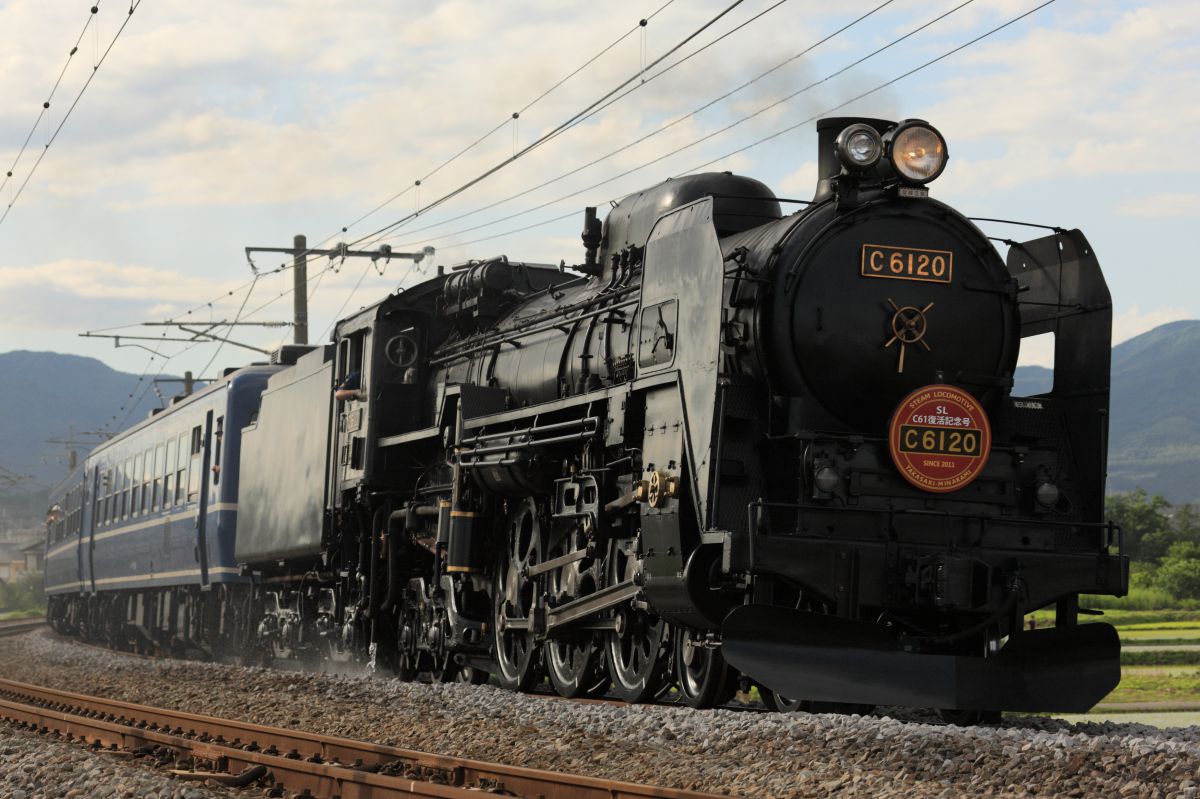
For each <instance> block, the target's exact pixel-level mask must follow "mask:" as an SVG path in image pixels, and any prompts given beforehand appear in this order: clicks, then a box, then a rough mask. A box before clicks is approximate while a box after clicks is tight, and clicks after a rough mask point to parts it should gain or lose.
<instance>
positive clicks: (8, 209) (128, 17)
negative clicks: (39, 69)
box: [0, 0, 142, 226]
mask: <svg viewBox="0 0 1200 799" xmlns="http://www.w3.org/2000/svg"><path fill="white" fill-rule="evenodd" d="M141 4H142V0H133V2H131V4H130V6H129V13H128V14H126V15H125V19H123V20H122V21H121V26H120V27H119V28H117V32H116V33H115V34H113V37H112V40H111V41H110V42H109V43H108V47H106V48H105V49H104V52H103V54H101V56H100V57H99V58H98V59H97V60H96V65H95V66H94V67H93V68H92V71H91V73H90V74H88V76H87V80H85V81H84V82H83V86H82V87H80V89H79V93H78V94H76V95H75V99H74V100H73V101H72V102H71V105H70V107H69V108H67V112H66V114H64V115H63V118H62V120H61V121H60V122H59V123H58V126H57V127H56V128H55V129H54V133H52V134H51V135H50V138H49V139H48V140H47V141H46V146H45V147H43V148H42V151H41V152H40V153H38V157H37V160H36V161H34V162H33V166H32V167H30V168H29V173H28V174H26V175H25V180H23V181H21V185H20V187H19V188H18V189H17V192H16V194H15V195H13V198H12V200H11V201H10V202H9V203H8V205H7V206H6V207H5V208H4V213H3V214H0V226H2V225H3V224H4V220H6V219H8V215H9V213H10V212H11V211H12V207H13V206H14V205H15V204H16V202H17V200H19V199H20V198H21V195H22V194H23V193H24V192H25V187H26V186H28V185H29V181H30V180H31V179H32V178H33V176H34V174H35V173H36V172H37V169H38V167H39V166H40V165H41V163H42V159H44V158H45V157H46V153H47V152H49V150H50V145H52V144H54V142H55V140H56V139H57V138H58V134H60V133H62V129H63V126H65V125H66V124H67V120H68V119H70V118H71V114H72V113H73V112H74V111H75V108H76V106H78V105H79V101H80V100H81V99H83V95H84V92H86V91H87V90H88V87H89V86H91V85H92V79H93V78H95V77H96V73H97V72H99V71H100V67H101V66H102V65H103V64H104V61H105V60H106V59H107V58H108V54H109V53H111V52H112V49H113V46H114V45H115V44H116V43H117V40H118V39H119V38H121V34H122V33H123V32H124V31H125V28H126V26H128V25H129V20H131V19H133V12H135V11H137V9H138V7H139V6H141Z"/></svg>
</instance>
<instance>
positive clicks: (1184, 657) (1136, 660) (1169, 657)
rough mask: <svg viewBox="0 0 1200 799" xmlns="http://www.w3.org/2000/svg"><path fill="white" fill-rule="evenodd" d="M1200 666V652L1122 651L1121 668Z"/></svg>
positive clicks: (1166, 650)
mask: <svg viewBox="0 0 1200 799" xmlns="http://www.w3.org/2000/svg"><path fill="white" fill-rule="evenodd" d="M1197 665H1200V651H1196V650H1192V651H1190V652H1188V651H1180V650H1170V649H1163V650H1159V651H1155V652H1130V651H1129V650H1128V649H1123V650H1121V668H1122V669H1124V668H1125V667H1127V666H1197Z"/></svg>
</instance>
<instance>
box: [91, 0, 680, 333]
mask: <svg viewBox="0 0 1200 799" xmlns="http://www.w3.org/2000/svg"><path fill="white" fill-rule="evenodd" d="M674 2H675V0H667V1H666V2H665V3H662V4H661V5H660V6H658V7H657V8H656V9H655V10H654V11H652V12H651V13H650V14H648V15H647V16H646V17H644V18H642V19H640V20H639V21H638V22H637V23H636V24H634V25H633V26H632V27H630V28H629V29H628V30H627V31H626V32H625V33H622V34H621V35H619V36H618V37H617V38H616V39H614V40H613V41H612V42H610V43H609V44H608V45H606V46H605V47H604V48H602V49H601V50H600V51H599V52H597V53H596V54H595V55H593V56H592V57H591V58H589V59H587V60H586V61H585V62H583V63H582V64H581V65H580V66H578V67H576V68H575V69H574V70H572V71H571V72H570V73H568V74H567V75H565V76H564V77H562V78H560V79H559V80H558V81H557V82H555V83H554V84H553V85H551V86H550V87H549V88H547V89H545V90H543V91H542V92H541V93H540V94H538V95H537V96H536V97H534V98H533V99H532V100H530V101H529V102H527V103H525V105H523V106H521V108H520V109H518V111H517V112H516V113H517V114H523V113H525V112H526V111H528V110H529V109H531V108H533V107H534V106H535V105H537V104H538V103H540V102H541V101H542V100H544V99H546V98H547V97H548V96H550V95H551V94H552V93H553V92H554V91H556V90H557V89H559V88H561V87H562V86H563V85H564V84H566V83H567V82H568V81H569V80H571V79H572V78H574V77H575V76H577V75H578V74H579V73H581V72H582V71H583V70H585V69H586V68H588V67H589V66H591V65H592V64H594V63H595V62H596V61H597V60H599V59H600V58H601V57H603V56H604V55H605V54H607V53H608V52H610V51H611V50H612V49H613V48H614V47H616V46H617V45H619V44H620V43H621V42H623V41H625V40H626V39H627V38H628V37H629V36H630V35H632V34H633V33H634V32H636V31H638V30H641V29H644V27H645V25H646V23H648V22H649V21H651V20H653V19H654V18H655V17H657V16H658V15H659V14H661V13H662V12H663V11H664V10H666V9H667V8H668V7H669V6H671V5H672V4H673V3H674ZM511 121H512V117H511V116H509V117H505V118H504V119H503V120H502V121H501V122H500V123H499V124H497V125H496V126H495V127H493V128H492V129H491V130H489V131H488V132H486V133H484V134H483V135H482V136H480V137H479V138H477V139H475V140H474V141H473V142H471V143H470V144H468V145H467V146H466V147H464V148H462V149H460V150H458V151H457V152H456V153H454V154H453V155H452V156H450V157H449V158H447V159H445V160H443V161H442V162H441V163H439V164H438V165H437V166H436V167H434V168H433V169H431V170H429V171H428V172H426V173H424V174H423V175H422V176H421V177H420V178H418V179H417V181H416V182H415V183H413V184H410V185H409V186H408V187H407V188H405V189H403V190H402V191H400V192H398V193H397V194H394V195H392V196H391V197H389V198H388V199H387V200H384V201H383V202H382V203H380V204H378V205H376V206H375V207H374V208H372V209H371V210H370V211H368V212H367V213H365V214H363V215H362V216H360V217H359V218H358V219H356V220H354V221H353V222H350V223H348V224H346V225H343V226H341V227H340V228H339V229H338V230H337V231H334V232H333V233H330V234H329V235H328V236H326V237H325V238H324V239H322V240H320V241H319V242H318V243H317V244H315V245H313V246H312V247H309V248H308V249H307V250H305V251H304V252H302V253H300V255H302V256H304V257H306V258H307V257H310V256H312V255H313V254H314V252H315V251H316V250H318V249H320V248H322V247H324V245H325V244H327V243H328V242H329V241H331V240H332V239H333V238H334V237H335V236H337V235H338V233H339V232H340V233H346V232H348V230H349V228H351V227H354V226H355V225H357V224H359V223H361V222H362V221H363V220H365V219H367V218H368V217H370V216H371V215H373V214H375V213H376V212H378V211H380V210H382V209H383V208H385V207H386V206H388V205H389V204H391V203H392V202H394V201H396V200H398V199H400V198H401V197H403V196H404V195H405V194H407V193H408V192H410V191H412V190H413V189H414V188H416V186H417V185H419V183H420V182H421V181H423V180H428V179H429V178H431V177H433V176H434V175H436V174H437V173H438V172H440V171H441V170H442V169H444V168H446V167H447V166H449V165H450V164H452V163H453V162H454V161H456V160H458V159H459V158H461V157H462V156H463V155H465V154H466V153H468V152H470V151H471V150H472V149H474V148H475V147H477V146H478V145H479V144H481V143H482V142H484V141H485V140H487V139H488V138H489V137H490V136H492V135H493V134H495V133H496V132H497V131H499V130H501V129H503V128H504V126H505V125H507V124H509V123H510V122H511ZM365 238H370V237H365ZM362 240H363V239H360V240H359V242H361V241H362ZM359 242H355V243H356V244H357V243H359ZM292 267H293V264H291V263H282V264H280V265H279V266H278V267H277V268H275V269H272V270H269V271H258V272H257V276H260V277H261V276H267V275H273V274H278V273H280V272H284V271H287V270H288V269H291V268H292ZM326 271H328V269H325V270H322V271H321V272H319V273H317V274H316V275H314V277H316V278H317V279H316V281H315V282H314V283H313V288H311V289H310V291H309V299H310V300H311V299H312V297H313V296H314V295H315V293H316V288H317V287H319V286H320V282H321V278H322V277H323V276H324V274H325V272H326ZM251 283H253V280H249V281H246V282H245V283H242V284H240V285H238V286H237V287H235V288H233V289H230V290H228V291H225V292H222V293H221V294H220V295H218V296H216V297H214V298H213V299H211V300H209V301H207V302H203V303H200V304H198V305H196V306H194V307H192V308H190V309H187V310H185V311H181V312H179V313H177V314H175V315H174V316H172V317H170V318H169V319H168V320H167V321H176V320H179V319H181V318H183V317H185V316H190V315H192V314H193V313H195V312H196V311H200V310H203V309H204V308H206V307H209V308H211V307H212V305H213V303H215V302H220V301H222V300H224V299H226V298H228V297H232V296H233V295H234V294H236V293H239V292H241V291H242V290H243V289H245V288H246V287H248V286H249V285H251ZM290 293H291V290H290V289H289V290H286V291H283V292H281V293H280V294H279V295H277V296H276V297H275V298H273V299H272V300H271V302H274V301H276V300H279V299H282V298H283V297H286V296H287V295H288V294H290ZM268 304H269V303H268ZM260 308H261V307H260ZM257 310H259V309H256V310H255V311H252V312H251V314H254V313H256V312H257ZM138 324H140V323H137V322H133V323H130V324H126V325H114V326H112V327H103V328H95V329H93V330H89V331H87V332H89V333H106V332H111V331H114V330H121V329H124V328H127V327H133V326H136V325H138Z"/></svg>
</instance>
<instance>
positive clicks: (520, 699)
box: [0, 631, 1200, 799]
mask: <svg viewBox="0 0 1200 799" xmlns="http://www.w3.org/2000/svg"><path fill="white" fill-rule="evenodd" d="M0 675H3V676H4V677H6V678H8V679H13V680H20V681H24V682H30V683H35V684H38V685H44V686H48V687H52V688H58V689H62V690H69V691H77V692H79V693H85V694H94V695H98V696H104V697H109V698H112V699H118V700H122V701H127V702H137V703H142V704H148V705H155V706H160V707H169V708H177V709H181V710H186V711H190V712H194V713H205V714H209V715H214V716H221V717H225V718H230V719H240V720H244V721H249V722H254V723H259V724H271V725H276V726H282V727H291V728H298V729H304V730H310V731H314V732H320V733H325V734H328V735H337V736H343V737H348V738H357V739H362V740H368V741H374V742H378V743H382V744H387V745H391V746H400V747H406V748H410V749H419V750H423V751H428V752H435V753H439V754H446V755H455V756H464V757H472V758H477V759H481V760H490V761H497V762H502V763H507V764H511V765H518V766H528V767H532V768H544V769H551V770H556V771H563V772H572V773H578V774H590V775H593V776H597V777H607V778H614V779H622V780H628V781H632V782H640V783H647V784H654V785H664V786H670V787H680V788H691V789H699V790H705V791H711V792H714V793H727V794H734V795H742V796H752V797H791V796H797V797H825V796H845V797H960V796H1045V797H1052V796H1053V797H1057V796H1070V797H1093V796H1097V797H1118V798H1120V797H1138V798H1139V799H1140V798H1141V797H1195V796H1197V793H1198V789H1197V784H1200V728H1196V727H1188V728H1177V729H1167V730H1160V729H1157V728H1154V727H1148V726H1145V725H1140V724H1116V723H1112V722H1105V723H1086V724H1075V725H1071V724H1067V723H1066V722H1063V721H1059V720H1055V719H1037V718H1022V719H1018V720H1015V721H1009V722H1006V724H1005V725H1004V726H1001V727H971V728H959V727H952V726H945V725H934V724H926V723H919V722H914V721H901V720H898V719H894V718H889V717H886V716H884V717H877V716H867V717H860V716H840V715H832V714H808V713H792V714H779V713H753V712H739V711H736V710H711V711H693V710H690V709H688V708H681V707H672V706H661V705H660V706H639V705H634V706H627V705H611V704H598V703H579V702H569V701H564V700H557V699H550V698H543V697H536V696H524V695H519V694H513V693H509V692H506V691H502V690H500V689H497V688H492V687H489V686H475V687H472V686H466V685H423V684H416V683H404V682H400V681H398V680H395V679H389V678H385V677H382V676H378V675H377V676H339V675H330V674H309V673H300V672H294V671H273V670H265V669H258V668H243V667H236V666H228V665H222V664H211V663H197V662H186V661H173V660H147V659H141V658H136V657H131V656H128V655H123V654H120V653H116V652H109V651H106V650H101V649H97V648H93V647H85V646H82V645H79V644H77V643H75V642H72V641H69V640H65V639H61V638H59V637H57V636H54V635H53V634H52V633H49V632H47V631H41V632H37V633H30V634H26V635H22V636H15V637H12V638H7V639H4V640H0ZM46 795H48V796H49V795H55V794H46ZM59 795H61V794H59Z"/></svg>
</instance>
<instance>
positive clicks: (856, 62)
mask: <svg viewBox="0 0 1200 799" xmlns="http://www.w3.org/2000/svg"><path fill="white" fill-rule="evenodd" d="M973 2H975V0H963V2H961V3H959V4H958V5H956V6H954V7H953V8H951V9H949V10H948V11H945V12H943V13H941V14H939V15H937V16H935V17H933V18H931V19H929V20H928V21H926V22H923V23H921V24H920V25H918V26H916V27H915V28H912V29H911V30H909V31H908V32H907V33H904V34H902V35H901V36H898V37H896V38H895V39H892V40H891V41H889V42H887V43H886V44H884V45H882V46H880V47H878V48H876V49H875V50H873V51H871V52H870V53H867V54H866V55H864V56H861V57H859V58H857V59H855V60H854V61H852V62H851V63H849V64H847V65H846V66H843V67H841V68H840V69H837V70H835V71H833V72H831V73H829V74H828V75H825V76H824V77H822V78H820V79H818V80H815V81H812V82H810V83H808V84H807V85H805V86H803V87H801V88H799V89H797V90H795V91H793V92H791V93H789V94H787V95H785V96H784V97H781V98H779V99H777V100H774V101H772V102H771V103H768V104H767V105H764V106H762V107H761V108H759V109H757V110H756V111H753V112H751V113H749V114H746V115H744V116H742V117H739V118H738V119H735V120H734V121H733V122H730V123H728V124H726V125H724V126H722V127H720V128H718V129H716V130H714V131H712V132H710V133H707V134H705V135H704V136H701V137H700V138H697V139H693V140H692V141H690V142H688V143H686V144H683V145H681V146H679V147H676V148H675V149H673V150H671V151H669V152H667V153H664V154H663V155H660V156H657V157H655V158H653V159H651V160H649V161H646V162H644V163H641V164H639V165H637V166H634V167H631V168H629V169H627V170H625V171H623V172H620V173H618V174H616V175H612V176H610V177H607V178H605V179H604V180H602V181H600V182H598V183H593V184H591V185H589V186H586V187H584V188H582V189H578V190H576V191H573V192H570V193H568V194H564V195H562V196H560V197H556V198H554V199H552V200H547V201H545V202H543V203H539V204H538V205H535V206H533V207H531V208H526V209H524V210H522V211H517V212H515V213H512V214H509V215H507V216H502V217H499V218H497V219H493V220H490V221H488V222H483V223H480V224H478V225H473V226H471V227H468V228H462V229H460V230H456V231H453V232H451V233H443V234H439V235H437V236H431V237H430V238H428V239H422V240H420V241H418V242H414V243H410V244H407V245H403V246H405V247H413V246H418V245H420V244H428V243H430V242H435V241H440V240H442V239H445V238H452V237H455V236H459V235H462V234H464V233H472V232H474V231H476V230H482V229H483V228H486V227H491V226H493V225H498V224H501V223H503V222H509V221H511V220H513V219H517V218H519V217H521V216H525V215H526V214H530V213H533V212H535V211H540V210H541V209H543V208H547V207H549V206H551V205H556V204H557V203H560V202H563V201H565V200H569V199H571V198H573V197H578V196H579V195H580V194H586V193H587V192H590V191H594V190H595V189H598V188H600V187H601V186H605V185H608V184H609V183H613V182H614V181H617V180H620V179H621V178H624V177H628V176H629V175H631V174H633V173H635V172H638V171H640V170H642V169H646V168H647V167H650V166H653V165H654V164H657V163H660V162H662V161H665V160H667V159H668V158H671V157H673V156H676V155H678V154H680V153H682V152H684V151H685V150H689V149H691V148H693V147H696V146H698V145H700V144H703V143H704V142H706V141H709V140H711V139H714V138H716V137H717V136H720V135H722V134H724V133H727V132H729V131H730V130H732V129H733V128H735V127H738V126H739V125H742V124H744V123H746V122H748V121H750V120H752V119H755V118H756V117H759V116H761V115H763V114H765V113H766V112H768V111H770V110H772V109H774V108H777V107H779V106H780V105H782V104H784V103H787V102H790V101H791V100H793V99H795V98H797V97H799V96H800V95H802V94H805V93H806V92H808V91H811V90H812V89H814V88H816V87H818V86H821V85H822V84H825V83H828V82H829V81H831V80H833V79H834V78H837V77H839V76H841V75H843V74H845V73H846V72H848V71H850V70H851V69H853V68H854V67H857V66H859V65H861V64H863V63H865V62H866V61H868V60H870V59H871V58H874V57H875V56H877V55H879V54H880V53H883V52H885V51H887V50H889V49H891V48H892V47H895V46H896V45H897V44H900V43H901V42H904V41H905V40H907V39H909V38H911V37H912V36H915V35H916V34H918V33H920V32H922V31H924V30H926V29H928V28H929V27H931V26H933V25H935V24H937V23H938V22H940V21H942V20H943V19H945V18H946V17H948V16H950V15H951V14H954V13H955V12H957V11H959V10H960V9H962V8H964V7H966V6H968V5H970V4H971V3H973ZM885 5H886V4H885ZM880 7H882V6H880ZM876 10H878V9H876ZM1010 24H1011V23H1010ZM993 32H994V31H993ZM827 38H828V37H827ZM943 57H945V56H943ZM934 63H936V62H934ZM926 66H928V65H926ZM922 68H923V67H922ZM764 74H765V73H764ZM910 74H911V73H910ZM887 85H890V84H887ZM880 88H882V87H880ZM878 90H879V89H875V90H873V91H878ZM872 93H873V92H872ZM726 96H728V94H727V95H726ZM863 96H866V95H863ZM855 99H861V97H859V98H855ZM851 102H854V100H850V101H847V103H843V104H842V105H840V106H836V107H835V108H834V109H829V110H826V111H823V112H821V113H820V114H817V115H815V116H812V117H809V118H808V119H806V120H804V121H803V122H801V123H799V124H797V125H793V126H791V127H789V128H788V130H794V129H795V128H796V127H799V126H800V125H804V124H807V123H808V122H812V121H813V120H815V119H817V118H819V117H820V116H824V115H825V114H826V113H829V111H830V110H836V109H837V108H841V107H843V106H844V105H848V104H849V103H851ZM693 113H696V112H693ZM685 118H686V115H685V116H684V117H680V120H682V119H685ZM677 121H679V120H677ZM672 124H674V123H672ZM784 132H787V131H784ZM777 135H781V134H777ZM646 138H649V137H648V136H643V137H642V138H641V139H638V140H636V141H634V142H630V143H629V144H628V145H625V146H624V147H621V148H618V149H617V150H614V151H613V152H611V153H609V154H608V155H606V156H602V157H601V158H598V159H596V160H595V161H593V162H592V163H599V162H600V161H603V160H605V159H606V158H610V157H612V156H613V155H616V154H617V153H619V152H623V151H624V150H626V149H628V148H629V147H632V146H633V145H635V144H637V143H639V142H640V141H644V140H645V139H646ZM727 157H728V156H722V157H721V158H719V159H716V160H718V161H719V160H723V159H724V158H727ZM709 163H715V161H712V162H709ZM587 166H588V165H585V166H584V167H581V168H580V169H584V168H586V167H587ZM578 171H580V170H579V169H576V170H572V171H571V172H567V173H565V174H563V175H560V176H558V177H556V178H552V179H551V180H548V181H546V182H544V183H542V184H541V185H540V186H537V187H534V188H535V189H537V188H542V187H544V186H548V185H551V184H552V183H555V182H557V181H558V180H561V179H563V178H565V177H569V176H570V175H573V174H575V173H577V172H578ZM689 171H695V170H689ZM684 174H686V173H684ZM529 191H532V189H531V190H527V191H524V192H521V193H518V194H515V195H513V196H511V197H508V198H505V199H504V200H500V201H498V202H496V203H493V204H492V205H490V206H487V207H488V208H491V207H495V206H496V205H499V204H501V203H502V202H507V201H508V200H511V199H515V198H517V197H520V196H523V195H525V194H528V193H529ZM480 210H486V208H485V209H480ZM466 216H470V214H463V215H462V216H460V217H456V219H461V218H464V217H466ZM442 224H446V223H445V222H443V223H442ZM412 232H413V233H416V232H418V231H412Z"/></svg>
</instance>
